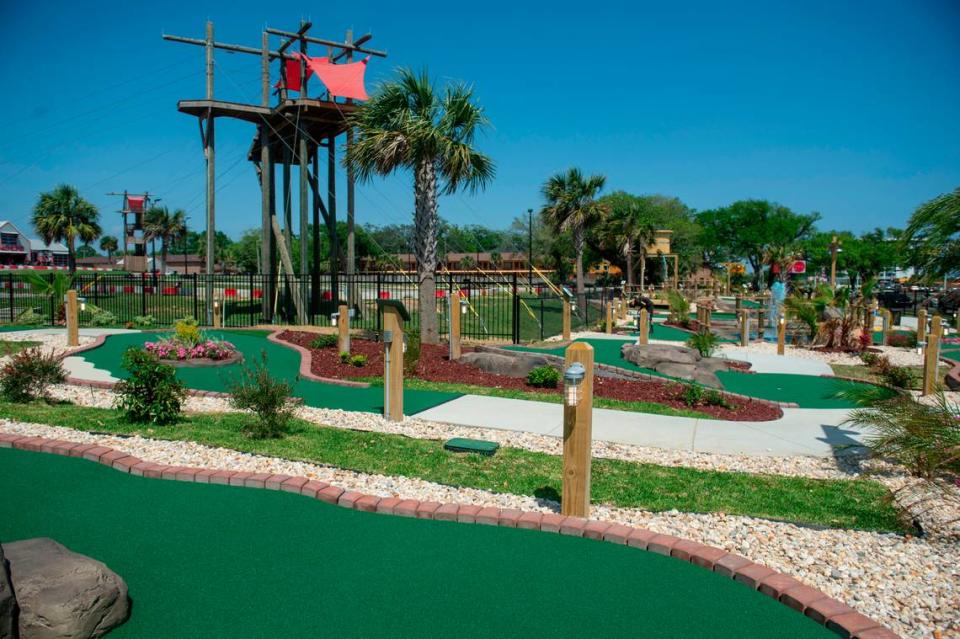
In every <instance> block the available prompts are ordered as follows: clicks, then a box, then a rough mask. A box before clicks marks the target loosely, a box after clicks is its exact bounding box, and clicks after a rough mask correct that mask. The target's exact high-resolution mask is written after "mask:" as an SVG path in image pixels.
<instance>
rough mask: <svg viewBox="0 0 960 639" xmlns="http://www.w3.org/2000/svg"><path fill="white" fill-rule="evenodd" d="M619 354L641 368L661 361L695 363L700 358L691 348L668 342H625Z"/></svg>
mask: <svg viewBox="0 0 960 639" xmlns="http://www.w3.org/2000/svg"><path fill="white" fill-rule="evenodd" d="M620 355H621V357H623V358H624V359H625V360H627V361H628V362H633V363H634V364H636V365H637V366H640V367H642V368H656V367H657V365H658V364H660V363H662V362H671V363H675V364H695V363H696V362H698V361H699V360H700V353H698V352H697V351H695V350H693V349H692V348H687V347H686V346H671V345H669V344H647V345H641V344H630V343H627V344H624V345H623V346H621V347H620Z"/></svg>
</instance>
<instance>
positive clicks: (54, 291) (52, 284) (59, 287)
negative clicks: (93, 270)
mask: <svg viewBox="0 0 960 639" xmlns="http://www.w3.org/2000/svg"><path fill="white" fill-rule="evenodd" d="M22 277H23V281H24V282H26V283H27V284H29V285H30V288H31V289H32V290H33V292H34V293H36V294H37V295H42V296H44V297H49V298H50V305H51V306H52V307H53V316H54V318H55V319H56V321H57V322H63V321H64V319H65V317H66V310H65V306H64V301H63V297H64V295H66V294H67V291H69V290H70V286H71V285H72V283H73V277H71V276H70V275H68V274H67V273H64V272H63V271H56V272H53V273H39V272H37V271H24V272H23V275H22Z"/></svg>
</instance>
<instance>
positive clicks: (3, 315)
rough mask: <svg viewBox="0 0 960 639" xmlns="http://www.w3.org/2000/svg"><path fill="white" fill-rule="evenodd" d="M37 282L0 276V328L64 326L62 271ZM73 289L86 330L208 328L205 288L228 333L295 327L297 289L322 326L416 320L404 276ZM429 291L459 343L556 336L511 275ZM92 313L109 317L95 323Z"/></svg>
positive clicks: (552, 320) (589, 320) (542, 299)
mask: <svg viewBox="0 0 960 639" xmlns="http://www.w3.org/2000/svg"><path fill="white" fill-rule="evenodd" d="M41 277H42V278H44V281H45V282H46V283H47V284H48V285H49V286H48V287H47V288H40V287H37V286H36V285H35V284H33V283H30V282H27V281H25V280H24V279H23V277H22V275H21V274H20V273H18V272H16V271H11V272H9V273H0V323H17V322H23V321H25V320H26V319H27V318H28V316H31V315H32V316H33V317H32V319H31V321H33V322H34V323H41V324H46V325H52V324H56V323H59V322H60V321H61V320H62V318H61V317H58V316H57V315H58V313H59V309H60V308H61V306H62V303H61V302H60V301H59V300H55V299H54V298H55V296H56V294H57V293H55V292H54V290H55V288H56V287H55V282H56V278H57V277H62V275H61V276H58V275H56V274H55V273H45V274H42V275H41ZM70 286H71V287H72V288H74V289H76V290H77V291H78V293H79V295H80V296H81V297H82V298H84V300H85V302H86V310H85V312H84V313H83V314H82V316H81V324H82V325H86V326H89V325H91V324H92V323H94V322H96V323H98V324H101V325H110V326H125V325H134V326H144V325H148V324H149V325H151V326H154V327H166V326H172V325H173V323H174V322H175V321H176V320H178V319H180V318H183V317H194V318H196V319H197V320H198V321H199V322H200V323H201V324H207V323H208V322H207V318H208V317H209V315H208V308H207V301H208V291H209V293H210V298H211V299H212V300H213V301H214V302H216V303H218V304H220V306H221V308H222V321H223V325H224V326H225V327H237V328H239V327H251V326H258V325H263V324H296V323H297V312H296V304H295V300H294V298H293V295H294V293H295V292H296V293H298V294H299V295H300V296H301V298H302V300H303V308H304V309H305V314H306V319H307V322H308V323H309V324H311V325H315V326H329V325H330V315H331V313H334V312H336V311H337V307H338V305H339V304H340V303H346V304H349V305H350V306H351V308H353V310H354V318H353V320H352V322H351V326H353V327H355V328H359V329H366V330H370V331H376V332H379V331H380V330H381V328H382V327H381V321H382V317H381V315H380V314H379V313H378V312H377V301H378V300H384V299H393V300H399V301H401V302H403V304H404V306H406V308H407V310H408V311H409V312H410V315H411V322H410V324H411V325H412V326H411V328H412V329H418V327H419V323H420V299H419V295H420V294H419V286H418V283H417V281H416V278H415V277H414V276H411V275H408V274H404V273H359V274H352V275H347V274H345V273H338V274H335V276H331V274H329V273H325V274H321V275H320V276H319V277H313V276H311V275H297V276H287V275H283V274H280V275H274V276H269V275H256V274H237V275H233V274H222V273H218V274H214V275H204V274H193V275H158V274H147V273H144V274H133V273H110V272H93V273H84V272H78V273H77V274H76V275H74V277H73V278H72V280H71V283H70ZM60 293H61V294H62V291H61V292H60ZM434 294H435V298H436V300H437V312H438V317H437V320H438V329H439V331H440V333H441V335H445V334H446V333H447V330H448V326H449V314H448V313H449V310H450V300H454V303H455V304H456V306H457V308H458V310H459V303H458V302H457V300H458V299H464V300H466V301H467V309H466V314H465V315H464V316H462V317H461V332H462V335H463V337H464V338H466V339H473V340H500V341H510V342H514V343H519V342H527V341H537V340H543V339H546V338H547V337H550V336H552V335H557V334H559V333H560V332H561V326H562V308H563V305H562V301H561V299H560V297H559V296H558V295H557V294H556V293H555V292H554V289H553V288H552V287H550V286H548V285H547V284H546V283H544V282H543V281H540V280H536V279H535V280H534V281H533V282H528V281H527V280H526V278H524V277H521V276H518V275H517V274H516V273H510V274H504V275H501V276H497V275H491V274H482V273H478V274H464V273H457V274H448V273H442V274H437V277H436V290H435V293H434ZM617 294H618V291H617V290H616V289H613V288H588V290H587V291H586V292H585V295H584V301H585V303H583V304H580V305H578V308H577V312H576V313H575V314H574V317H573V318H572V326H573V329H574V330H578V329H582V328H583V327H585V326H590V325H594V324H596V323H597V322H598V321H600V319H601V317H602V315H603V310H602V307H603V305H604V304H605V303H606V302H607V301H608V300H609V299H611V297H612V296H614V295H617ZM458 295H459V298H458ZM210 310H211V312H212V309H210ZM98 312H99V313H108V314H109V315H101V316H99V317H97V314H98ZM37 316H39V317H37Z"/></svg>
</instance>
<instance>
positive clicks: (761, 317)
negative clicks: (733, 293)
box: [757, 298, 766, 342]
mask: <svg viewBox="0 0 960 639" xmlns="http://www.w3.org/2000/svg"><path fill="white" fill-rule="evenodd" d="M765 319H766V318H765V317H764V312H763V298H761V299H760V308H758V309H757V341H758V342H762V341H763V329H764V325H763V321H764V320H765Z"/></svg>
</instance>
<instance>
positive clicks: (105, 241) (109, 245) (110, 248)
mask: <svg viewBox="0 0 960 639" xmlns="http://www.w3.org/2000/svg"><path fill="white" fill-rule="evenodd" d="M119 246H120V244H119V242H117V238H115V237H113V236H112V235H104V236H103V237H101V238H100V250H101V251H105V252H106V254H107V259H108V260H110V263H111V264H112V263H113V253H114V251H116V250H117V248H118V247H119Z"/></svg>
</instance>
